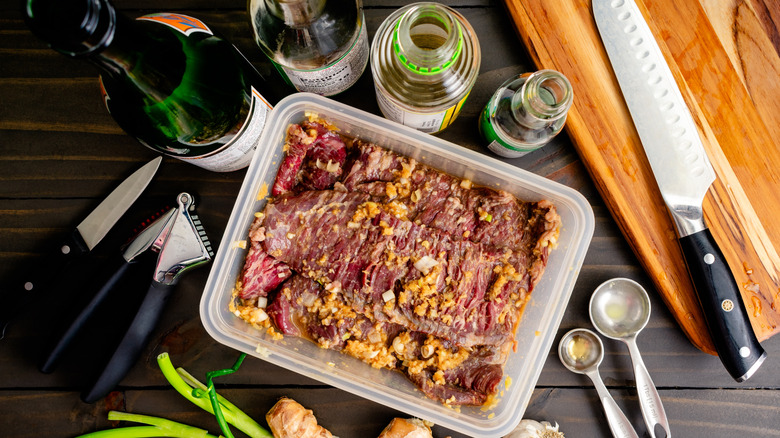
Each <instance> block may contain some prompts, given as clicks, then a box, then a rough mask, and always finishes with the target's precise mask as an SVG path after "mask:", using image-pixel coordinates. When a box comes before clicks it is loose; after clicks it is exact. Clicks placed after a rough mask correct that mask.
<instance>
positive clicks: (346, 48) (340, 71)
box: [249, 0, 368, 96]
mask: <svg viewBox="0 0 780 438" xmlns="http://www.w3.org/2000/svg"><path fill="white" fill-rule="evenodd" d="M249 15H250V19H251V24H252V30H253V31H254V35H255V41H256V42H257V45H258V46H260V49H261V50H262V51H263V53H265V55H266V56H268V58H269V59H270V60H271V61H272V62H273V63H274V65H275V66H276V69H277V70H278V71H279V73H280V74H281V75H282V77H283V78H284V79H285V81H286V82H287V83H288V84H290V85H292V86H293V87H295V89H296V90H298V91H308V92H312V93H317V94H320V95H323V96H332V95H334V94H338V93H341V92H342V91H344V90H346V89H347V88H349V87H351V86H352V85H354V84H355V82H357V80H358V79H359V78H360V76H361V75H362V74H363V71H364V70H365V69H366V65H367V63H368V33H367V31H366V25H365V20H364V17H363V9H362V6H361V1H360V0H329V1H328V0H250V1H249Z"/></svg>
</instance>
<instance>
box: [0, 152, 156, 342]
mask: <svg viewBox="0 0 780 438" xmlns="http://www.w3.org/2000/svg"><path fill="white" fill-rule="evenodd" d="M161 161H162V157H157V158H155V159H154V160H152V161H150V162H149V163H147V164H145V165H144V166H143V167H141V168H140V169H138V170H136V171H135V172H134V173H133V174H132V175H130V176H129V177H128V178H127V179H125V180H124V181H123V182H122V183H121V184H120V185H119V186H118V187H117V188H116V189H114V191H112V192H111V194H109V195H108V196H107V197H106V199H104V200H103V201H102V202H101V203H100V205H98V206H97V207H96V208H95V209H94V210H93V211H92V213H90V214H89V215H88V216H87V217H86V218H85V219H84V220H83V221H81V223H80V224H78V226H76V229H75V230H74V231H73V233H71V234H70V236H68V237H67V238H66V239H65V240H63V241H62V242H60V243H59V244H58V245H56V246H55V247H54V249H53V250H52V251H51V252H50V253H49V254H48V256H47V258H46V259H44V260H43V261H41V262H39V263H37V264H36V266H35V267H33V268H31V269H29V271H28V272H27V273H24V274H22V275H21V278H20V279H19V281H16V282H14V283H12V284H11V285H10V287H9V288H7V289H5V290H4V291H3V293H2V295H3V297H2V301H3V303H4V304H3V306H2V307H0V339H2V338H3V337H4V335H5V330H6V327H7V326H8V324H9V323H10V322H11V320H12V319H13V318H15V317H16V316H17V315H19V314H20V313H21V312H22V311H24V309H25V308H27V307H28V306H29V305H30V304H31V303H33V302H34V300H35V298H36V297H41V296H42V294H44V293H45V292H46V291H48V290H50V289H51V288H52V287H53V286H54V285H55V284H56V283H55V282H56V281H57V279H59V278H60V274H62V273H63V272H64V270H65V269H66V267H67V265H68V264H69V263H70V262H71V261H73V260H75V259H77V258H79V257H80V256H83V255H84V254H87V253H88V252H90V251H91V250H92V248H94V247H95V246H96V245H97V244H98V243H99V242H100V241H101V240H102V239H103V237H105V236H106V234H107V233H108V231H109V230H110V229H111V228H112V227H113V226H114V224H115V223H116V221H117V220H119V218H120V217H121V216H122V215H123V214H124V213H125V212H126V211H127V209H128V208H130V206H131V205H132V204H133V202H135V200H136V199H138V197H139V196H140V195H141V193H142V192H143V191H144V189H146V186H147V185H148V184H149V182H150V181H151V180H152V178H153V177H154V175H155V173H157V169H158V168H159V167H160V162H161Z"/></svg>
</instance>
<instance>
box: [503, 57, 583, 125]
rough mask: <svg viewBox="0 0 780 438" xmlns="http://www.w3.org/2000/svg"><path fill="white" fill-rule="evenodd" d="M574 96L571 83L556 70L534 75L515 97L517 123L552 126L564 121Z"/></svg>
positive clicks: (514, 106) (513, 103)
mask: <svg viewBox="0 0 780 438" xmlns="http://www.w3.org/2000/svg"><path fill="white" fill-rule="evenodd" d="M572 99H573V93H572V89H571V84H570V83H569V80H568V79H566V77H565V76H563V75H562V74H560V73H558V72H556V71H553V70H540V71H538V72H535V73H533V74H531V75H530V76H529V77H528V79H527V80H526V81H525V83H524V84H523V86H522V87H521V88H520V90H518V91H517V93H515V95H514V96H512V114H513V116H514V117H515V119H517V121H518V122H520V123H524V122H525V123H524V124H527V123H528V122H534V121H536V122H545V123H549V122H552V121H555V120H558V119H560V118H561V117H565V116H566V113H567V112H568V111H569V107H570V106H571V103H572Z"/></svg>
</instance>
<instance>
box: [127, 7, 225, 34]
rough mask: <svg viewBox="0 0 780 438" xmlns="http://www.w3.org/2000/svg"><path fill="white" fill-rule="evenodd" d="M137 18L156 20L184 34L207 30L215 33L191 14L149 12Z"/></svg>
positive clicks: (208, 32) (209, 32)
mask: <svg viewBox="0 0 780 438" xmlns="http://www.w3.org/2000/svg"><path fill="white" fill-rule="evenodd" d="M137 20H147V21H156V22H158V23H162V24H164V25H166V26H168V27H170V28H172V29H175V30H177V31H179V32H181V33H183V34H184V35H187V36H189V35H190V34H192V33H194V32H205V33H207V34H209V35H214V34H213V33H212V32H211V29H209V27H208V26H206V25H205V24H204V23H203V22H202V21H200V20H198V19H197V18H193V17H190V16H189V15H182V14H171V13H167V12H163V13H159V14H149V15H144V16H142V17H138V18H137Z"/></svg>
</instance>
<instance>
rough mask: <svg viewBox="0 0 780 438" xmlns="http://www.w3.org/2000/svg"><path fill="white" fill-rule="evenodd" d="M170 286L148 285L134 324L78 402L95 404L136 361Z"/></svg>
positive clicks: (165, 299) (169, 292)
mask: <svg viewBox="0 0 780 438" xmlns="http://www.w3.org/2000/svg"><path fill="white" fill-rule="evenodd" d="M173 288H174V286H173V285H163V284H159V283H157V282H156V281H153V282H152V285H151V286H149V291H148V292H147V293H146V296H145V297H144V300H143V302H142V303H141V307H139V308H138V312H137V313H136V315H135V318H133V322H132V323H131V324H130V327H129V328H128V329H127V332H126V333H125V335H124V337H123V338H122V341H121V342H120V343H119V346H118V347H117V348H116V350H115V351H114V354H113V355H111V359H109V361H108V364H107V365H106V366H105V368H104V369H103V371H102V372H101V374H100V376H99V377H98V378H97V379H96V380H95V382H94V383H93V385H92V387H90V388H89V389H88V390H87V391H85V392H84V393H83V394H82V395H81V399H82V400H83V401H84V402H86V403H94V402H96V401H98V400H100V399H101V398H103V397H105V396H106V394H108V393H109V392H111V390H112V389H113V388H114V387H115V386H116V385H117V384H119V382H120V381H121V380H122V379H123V378H124V377H125V375H126V374H127V372H128V371H130V368H132V366H133V365H134V364H135V362H136V361H137V360H138V357H139V356H140V355H141V352H142V351H143V349H144V348H145V347H146V344H147V343H148V342H149V337H150V336H151V334H152V331H154V328H155V326H156V325H157V321H158V320H159V319H160V315H162V311H163V309H164V308H165V303H167V302H168V298H169V297H170V296H171V293H172V292H173Z"/></svg>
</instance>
